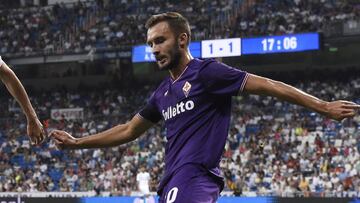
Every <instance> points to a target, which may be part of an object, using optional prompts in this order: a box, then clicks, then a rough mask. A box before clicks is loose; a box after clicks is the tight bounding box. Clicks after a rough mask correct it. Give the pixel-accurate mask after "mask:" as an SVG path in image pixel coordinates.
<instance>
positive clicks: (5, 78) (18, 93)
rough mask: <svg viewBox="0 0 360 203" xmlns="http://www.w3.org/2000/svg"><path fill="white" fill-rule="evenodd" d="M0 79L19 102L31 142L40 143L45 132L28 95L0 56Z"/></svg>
mask: <svg viewBox="0 0 360 203" xmlns="http://www.w3.org/2000/svg"><path fill="white" fill-rule="evenodd" d="M0 79H1V81H2V82H3V83H4V84H5V86H6V88H7V89H8V91H9V92H10V94H11V95H12V96H13V97H14V98H15V99H16V101H17V102H18V103H19V105H20V107H21V109H22V110H23V112H24V114H25V115H26V119H27V134H28V136H29V138H30V141H31V143H32V144H36V145H38V144H40V143H41V142H43V140H44V139H45V132H44V129H43V126H42V124H41V122H40V121H39V119H38V117H37V115H36V113H35V111H34V108H33V107H32V105H31V103H30V100H29V97H28V95H27V93H26V91H25V89H24V87H23V86H22V84H21V82H20V80H19V79H18V78H17V77H16V75H15V73H14V72H13V71H12V70H11V69H10V68H9V66H8V65H7V64H6V63H5V62H4V61H3V60H2V59H1V56H0Z"/></svg>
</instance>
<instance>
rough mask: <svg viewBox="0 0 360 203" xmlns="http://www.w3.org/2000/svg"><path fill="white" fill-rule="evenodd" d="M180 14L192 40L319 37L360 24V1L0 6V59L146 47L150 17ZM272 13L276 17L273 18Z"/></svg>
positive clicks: (98, 0) (154, 0) (99, 0)
mask: <svg viewBox="0 0 360 203" xmlns="http://www.w3.org/2000/svg"><path fill="white" fill-rule="evenodd" d="M166 11H178V12H180V13H182V14H183V15H184V16H185V17H187V18H188V19H189V20H190V24H191V30H192V39H193V40H202V39H213V38H227V37H246V36H259V35H277V34H285V33H298V32H322V31H324V28H325V27H326V26H329V25H330V24H331V23H334V22H346V21H348V20H355V19H357V20H358V19H359V18H360V3H359V2H358V1H351V0H349V1H335V0H315V1H310V0H303V1H300V0H286V1H273V0H225V1H224V0H221V1H220V0H217V1H209V0H195V1H181V2H179V1H159V0H146V1H145V0H122V1H117V0H89V1H85V2H83V1H81V2H80V1H79V2H77V3H75V4H74V3H71V4H70V3H68V4H64V3H60V4H55V5H49V6H39V5H37V6H34V5H31V4H30V5H27V6H26V7H18V8H7V7H6V6H1V4H0V24H1V30H0V54H1V55H3V56H4V55H5V56H23V55H27V56H28V55H44V54H45V55H47V54H66V53H86V52H92V53H93V52H96V51H101V50H104V49H118V48H126V47H130V46H132V45H135V44H144V42H145V39H146V29H145V27H144V24H145V22H146V20H147V19H148V18H149V16H150V15H151V14H156V13H161V12H166ZM274 11H275V12H274Z"/></svg>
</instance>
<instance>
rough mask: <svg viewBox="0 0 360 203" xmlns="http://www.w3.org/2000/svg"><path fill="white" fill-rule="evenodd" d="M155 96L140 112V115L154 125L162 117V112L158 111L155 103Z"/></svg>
mask: <svg viewBox="0 0 360 203" xmlns="http://www.w3.org/2000/svg"><path fill="white" fill-rule="evenodd" d="M154 95H155V94H153V95H152V96H151V97H150V98H149V100H148V102H147V104H146V105H145V106H144V108H142V109H141V110H140V111H139V113H138V114H139V115H140V116H141V117H143V118H145V119H146V120H149V121H151V122H153V123H157V122H159V121H160V120H161V118H162V116H161V114H160V112H159V111H158V108H157V107H156V103H155V96H154Z"/></svg>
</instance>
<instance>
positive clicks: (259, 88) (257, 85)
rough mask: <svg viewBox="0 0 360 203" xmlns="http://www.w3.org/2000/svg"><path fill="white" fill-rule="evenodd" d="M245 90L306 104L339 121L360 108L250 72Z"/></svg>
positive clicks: (307, 106) (352, 114) (347, 102)
mask: <svg viewBox="0 0 360 203" xmlns="http://www.w3.org/2000/svg"><path fill="white" fill-rule="evenodd" d="M244 91H245V92H247V93H250V94H259V95H269V96H274V97H277V98H279V99H282V100H285V101H288V102H291V103H294V104H297V105H301V106H304V107H306V108H309V109H311V110H313V111H316V112H318V113H321V114H323V115H325V116H327V117H330V118H332V119H335V120H338V121H341V120H342V119H344V118H347V117H353V116H354V115H355V113H356V110H357V109H359V108H360V105H358V104H355V103H353V102H349V101H344V100H338V101H333V102H327V101H323V100H321V99H319V98H317V97H314V96H312V95H310V94H307V93H305V92H303V91H301V90H299V89H297V88H295V87H293V86H290V85H287V84H285V83H283V82H279V81H275V80H271V79H268V78H264V77H260V76H257V75H253V74H249V77H248V79H247V82H246V84H245V88H244Z"/></svg>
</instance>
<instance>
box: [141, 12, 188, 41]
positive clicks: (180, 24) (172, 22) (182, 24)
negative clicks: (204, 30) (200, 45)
mask: <svg viewBox="0 0 360 203" xmlns="http://www.w3.org/2000/svg"><path fill="white" fill-rule="evenodd" d="M163 21H165V22H167V23H168V24H169V27H170V29H171V30H172V31H173V33H174V34H175V36H179V35H180V34H181V33H186V34H187V35H188V37H189V40H188V42H187V45H189V43H190V39H191V30H190V25H189V21H188V20H187V19H186V18H185V17H184V16H182V15H181V14H180V13H177V12H166V13H161V14H157V15H153V16H151V17H150V18H149V20H147V22H146V24H145V27H146V29H149V28H151V27H153V26H154V25H156V24H158V23H160V22H163Z"/></svg>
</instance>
